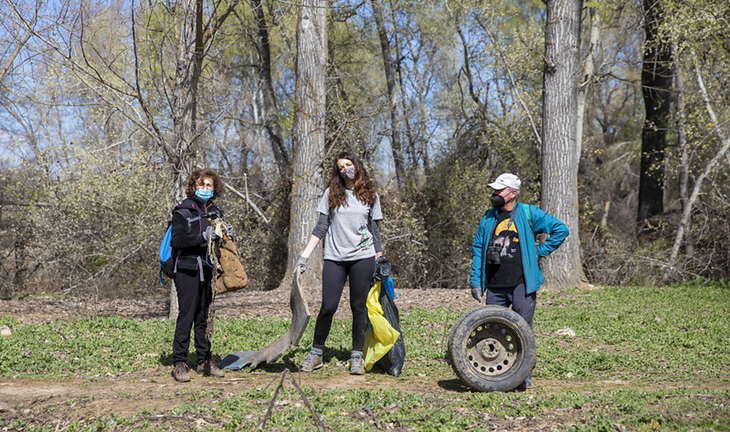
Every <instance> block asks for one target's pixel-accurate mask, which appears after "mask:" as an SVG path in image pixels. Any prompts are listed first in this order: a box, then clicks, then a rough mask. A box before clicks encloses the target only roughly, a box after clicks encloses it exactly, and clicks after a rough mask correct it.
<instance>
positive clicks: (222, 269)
mask: <svg viewBox="0 0 730 432" xmlns="http://www.w3.org/2000/svg"><path fill="white" fill-rule="evenodd" d="M216 222H217V223H214V225H215V226H214V230H215V232H216V234H217V235H218V239H216V241H215V242H212V243H213V245H212V246H213V251H214V254H215V259H216V266H215V269H216V275H217V278H216V279H217V280H216V284H215V292H216V294H223V293H225V292H232V291H238V290H240V289H243V288H246V285H247V284H248V276H246V272H245V271H244V270H243V264H241V260H240V259H239V257H238V250H237V249H236V245H235V244H234V243H233V240H232V239H231V236H229V235H228V229H227V227H226V224H225V222H223V221H221V220H220V219H217V220H216Z"/></svg>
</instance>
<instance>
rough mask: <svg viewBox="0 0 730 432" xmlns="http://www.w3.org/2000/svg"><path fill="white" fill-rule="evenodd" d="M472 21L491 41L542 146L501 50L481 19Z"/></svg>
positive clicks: (536, 138) (476, 18) (540, 138)
mask: <svg viewBox="0 0 730 432" xmlns="http://www.w3.org/2000/svg"><path fill="white" fill-rule="evenodd" d="M474 19H475V20H476V22H477V24H479V27H481V28H482V30H484V32H485V33H486V34H487V36H488V37H489V40H491V41H492V46H493V47H494V49H495V50H496V51H497V54H499V58H500V59H501V60H502V64H504V68H505V69H506V70H507V76H508V77H509V82H510V84H512V91H513V92H514V95H515V98H517V101H518V102H519V103H520V105H522V109H523V110H524V111H525V115H527V118H528V119H529V120H530V126H531V127H532V132H533V133H534V134H535V140H537V142H538V144H540V146H542V137H541V136H540V134H539V133H538V132H537V126H536V125H535V120H534V119H533V118H532V114H530V110H529V109H527V104H525V102H524V101H523V100H522V96H521V95H520V92H519V91H518V90H517V89H518V87H517V83H516V82H515V78H514V76H513V75H512V69H511V68H510V67H509V63H507V58H506V57H505V55H504V53H503V52H502V50H501V49H500V48H499V45H497V41H495V40H494V36H492V32H490V31H489V28H487V26H486V25H485V24H484V23H483V22H482V20H481V19H479V17H478V16H476V15H475V16H474Z"/></svg>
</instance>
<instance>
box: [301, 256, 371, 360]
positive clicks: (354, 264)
mask: <svg viewBox="0 0 730 432" xmlns="http://www.w3.org/2000/svg"><path fill="white" fill-rule="evenodd" d="M374 271H375V258H373V257H371V258H365V259H361V260H358V261H329V260H325V261H324V268H323V269H322V307H321V308H320V310H319V314H318V315H317V324H316V325H315V327H314V343H313V344H312V346H313V347H314V348H319V349H322V348H324V343H325V341H326V340H327V336H329V334H330V328H331V327H332V317H333V316H334V315H335V312H337V306H338V305H339V304H340V297H342V290H343V289H344V288H345V279H347V277H348V276H349V279H350V309H351V310H352V350H353V351H362V350H363V348H364V346H365V330H366V328H367V323H368V311H367V307H366V302H367V299H368V292H369V291H370V284H371V282H372V279H373V272H374Z"/></svg>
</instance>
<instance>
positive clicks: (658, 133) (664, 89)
mask: <svg viewBox="0 0 730 432" xmlns="http://www.w3.org/2000/svg"><path fill="white" fill-rule="evenodd" d="M662 4H663V0H644V13H645V18H644V31H645V32H646V41H645V42H644V65H643V67H642V70H641V90H642V93H643V95H644V107H645V109H646V117H645V120H644V127H643V129H642V133H641V172H640V177H639V207H638V212H637V220H639V221H642V220H644V219H648V218H650V217H652V216H655V215H659V214H661V213H662V212H664V177H665V174H664V172H665V169H664V157H665V151H666V149H667V124H668V121H669V108H670V97H671V87H672V75H673V72H672V53H671V49H670V47H669V44H668V43H665V42H663V41H662V40H660V37H659V36H660V35H659V34H658V32H659V26H660V25H661V23H662V19H663V18H662Z"/></svg>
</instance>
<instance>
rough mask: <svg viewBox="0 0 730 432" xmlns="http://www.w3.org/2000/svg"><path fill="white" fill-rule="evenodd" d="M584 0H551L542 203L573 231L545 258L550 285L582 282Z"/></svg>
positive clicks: (546, 33)
mask: <svg viewBox="0 0 730 432" xmlns="http://www.w3.org/2000/svg"><path fill="white" fill-rule="evenodd" d="M581 10H582V0H548V1H547V24H546V26H545V62H546V64H545V71H544V77H543V79H544V84H543V85H544V89H543V151H542V208H543V209H544V210H545V211H547V212H548V213H550V214H552V215H554V216H555V217H557V218H558V219H560V220H561V221H563V222H564V223H565V224H566V225H567V226H568V229H569V230H570V235H569V236H568V238H567V239H566V240H565V242H564V243H563V245H562V246H561V247H560V248H558V250H556V251H555V252H553V253H552V254H551V255H550V257H548V258H547V259H546V260H544V261H543V263H542V270H543V273H544V275H545V279H546V287H548V288H559V289H562V288H570V287H578V286H581V279H582V267H581V260H580V237H579V235H578V154H577V150H578V143H577V140H576V133H577V128H576V119H577V109H578V108H577V107H578V84H579V77H580V53H579V48H580V21H581Z"/></svg>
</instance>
